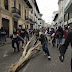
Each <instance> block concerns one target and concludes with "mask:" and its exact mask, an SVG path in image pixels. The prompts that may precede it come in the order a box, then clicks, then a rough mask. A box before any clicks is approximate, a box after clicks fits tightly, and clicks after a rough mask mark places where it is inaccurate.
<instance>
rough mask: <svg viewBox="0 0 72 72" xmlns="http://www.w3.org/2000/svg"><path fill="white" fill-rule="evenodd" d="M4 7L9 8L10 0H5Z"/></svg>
mask: <svg viewBox="0 0 72 72" xmlns="http://www.w3.org/2000/svg"><path fill="white" fill-rule="evenodd" d="M4 7H5V9H6V10H8V0H4Z"/></svg>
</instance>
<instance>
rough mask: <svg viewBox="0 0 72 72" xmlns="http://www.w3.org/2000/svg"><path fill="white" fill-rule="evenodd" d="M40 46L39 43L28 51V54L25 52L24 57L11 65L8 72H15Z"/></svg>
mask: <svg viewBox="0 0 72 72" xmlns="http://www.w3.org/2000/svg"><path fill="white" fill-rule="evenodd" d="M40 44H41V43H40V42H39V43H38V44H37V45H36V46H35V47H32V48H30V49H29V50H28V52H27V54H26V56H25V57H23V56H22V57H21V58H20V60H19V61H18V62H17V63H16V64H12V65H11V67H10V69H9V71H8V72H15V71H17V70H18V68H20V67H21V65H22V64H24V63H25V62H26V61H27V60H28V59H29V58H30V56H31V54H32V52H33V51H34V50H37V47H39V46H40Z"/></svg>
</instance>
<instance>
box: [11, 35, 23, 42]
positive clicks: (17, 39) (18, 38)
mask: <svg viewBox="0 0 72 72" xmlns="http://www.w3.org/2000/svg"><path fill="white" fill-rule="evenodd" d="M10 38H11V39H13V41H14V42H17V41H19V40H21V41H22V43H24V40H23V39H21V37H20V36H19V35H17V36H16V37H15V38H14V37H13V34H12V35H11V36H10Z"/></svg>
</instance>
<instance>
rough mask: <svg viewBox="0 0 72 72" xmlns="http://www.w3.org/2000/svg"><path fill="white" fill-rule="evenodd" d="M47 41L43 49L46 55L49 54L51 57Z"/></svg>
mask: <svg viewBox="0 0 72 72" xmlns="http://www.w3.org/2000/svg"><path fill="white" fill-rule="evenodd" d="M47 43H48V42H47V41H46V42H45V43H44V45H42V48H43V51H44V52H45V53H47V55H48V56H50V53H49V50H48V47H47Z"/></svg>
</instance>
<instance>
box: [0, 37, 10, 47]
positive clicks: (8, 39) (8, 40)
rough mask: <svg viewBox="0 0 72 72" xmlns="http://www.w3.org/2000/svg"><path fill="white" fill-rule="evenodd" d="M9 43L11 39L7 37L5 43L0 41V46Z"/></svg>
mask: <svg viewBox="0 0 72 72" xmlns="http://www.w3.org/2000/svg"><path fill="white" fill-rule="evenodd" d="M9 43H11V39H10V38H7V41H6V42H5V44H2V43H1V42H0V47H1V46H4V45H7V44H9Z"/></svg>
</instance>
